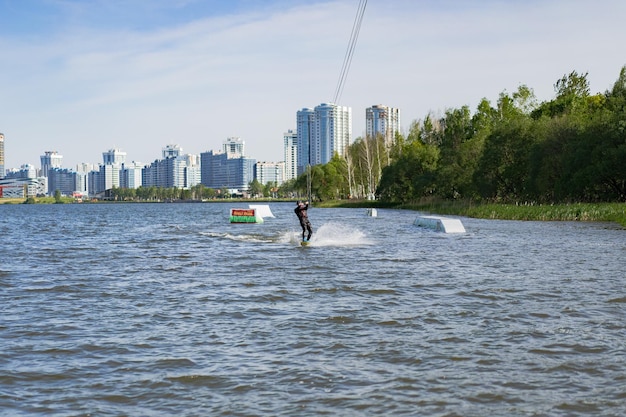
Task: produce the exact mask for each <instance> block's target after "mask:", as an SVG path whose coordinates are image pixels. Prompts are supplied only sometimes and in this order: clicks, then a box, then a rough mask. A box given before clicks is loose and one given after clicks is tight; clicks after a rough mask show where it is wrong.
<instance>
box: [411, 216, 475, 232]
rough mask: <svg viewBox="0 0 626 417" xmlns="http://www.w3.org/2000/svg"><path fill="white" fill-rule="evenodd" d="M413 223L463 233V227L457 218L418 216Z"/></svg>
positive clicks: (438, 230)
mask: <svg viewBox="0 0 626 417" xmlns="http://www.w3.org/2000/svg"><path fill="white" fill-rule="evenodd" d="M414 224H415V225H416V226H419V227H425V228H428V229H433V230H435V231H437V232H444V233H465V227H463V223H461V220H459V219H449V218H447V217H439V216H419V217H418V218H417V219H415V222H414Z"/></svg>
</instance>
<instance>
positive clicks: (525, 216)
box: [316, 200, 626, 229]
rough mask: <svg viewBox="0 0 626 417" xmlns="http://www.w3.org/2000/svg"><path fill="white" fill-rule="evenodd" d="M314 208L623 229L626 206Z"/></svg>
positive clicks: (348, 203) (341, 203) (374, 204)
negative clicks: (597, 224) (399, 211)
mask: <svg viewBox="0 0 626 417" xmlns="http://www.w3.org/2000/svg"><path fill="white" fill-rule="evenodd" d="M316 206H317V207H352V208H359V207H360V208H370V207H371V208H396V209H406V210H415V211H422V212H428V213H432V214H442V215H455V216H465V217H474V218H480V219H498V220H534V221H585V222H615V223H618V224H620V225H621V226H622V227H623V228H625V229H626V203H572V204H493V203H489V204H488V203H475V202H470V201H425V202H416V203H407V204H388V203H381V202H379V201H367V200H361V201H353V200H338V201H327V202H323V203H316Z"/></svg>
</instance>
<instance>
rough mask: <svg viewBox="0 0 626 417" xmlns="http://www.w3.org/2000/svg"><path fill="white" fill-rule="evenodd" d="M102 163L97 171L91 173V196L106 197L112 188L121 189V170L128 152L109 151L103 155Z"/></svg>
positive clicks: (89, 185) (89, 178)
mask: <svg viewBox="0 0 626 417" xmlns="http://www.w3.org/2000/svg"><path fill="white" fill-rule="evenodd" d="M102 162H103V163H102V164H100V165H99V167H98V170H97V171H92V172H90V173H89V176H88V187H87V189H88V190H89V194H90V195H94V196H95V195H104V194H106V193H107V191H109V190H111V189H112V188H114V187H115V188H119V187H120V170H121V169H122V165H123V164H124V162H126V152H122V151H121V150H120V149H109V150H108V151H106V152H103V153H102Z"/></svg>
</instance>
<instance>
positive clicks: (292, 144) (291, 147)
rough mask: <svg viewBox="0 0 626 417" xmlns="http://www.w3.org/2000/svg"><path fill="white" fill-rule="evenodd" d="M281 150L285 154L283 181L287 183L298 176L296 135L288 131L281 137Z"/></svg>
mask: <svg viewBox="0 0 626 417" xmlns="http://www.w3.org/2000/svg"><path fill="white" fill-rule="evenodd" d="M283 144H284V145H283V149H284V153H285V164H284V168H285V173H284V176H283V178H284V180H285V181H288V180H291V179H294V178H296V177H297V176H298V134H297V133H296V132H295V131H293V130H291V129H289V130H288V131H287V132H286V133H285V134H284V135H283Z"/></svg>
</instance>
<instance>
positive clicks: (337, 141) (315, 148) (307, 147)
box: [296, 103, 352, 175]
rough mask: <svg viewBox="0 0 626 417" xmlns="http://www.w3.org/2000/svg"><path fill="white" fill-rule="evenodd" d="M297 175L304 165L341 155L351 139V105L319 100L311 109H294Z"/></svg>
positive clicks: (303, 169) (323, 161) (314, 163)
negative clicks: (318, 103)
mask: <svg viewBox="0 0 626 417" xmlns="http://www.w3.org/2000/svg"><path fill="white" fill-rule="evenodd" d="M296 122H297V132H298V133H297V135H298V175H300V174H302V173H304V172H305V171H306V166H307V165H309V164H310V165H318V164H325V163H328V162H329V161H330V160H331V159H332V157H333V156H334V155H335V154H337V155H339V156H343V155H344V154H345V153H346V151H347V149H348V146H350V143H351V141H352V109H351V108H350V107H344V106H338V105H336V104H334V103H322V104H320V105H319V106H317V107H315V108H314V109H312V110H311V109H310V108H304V109H302V110H300V111H298V112H297V115H296Z"/></svg>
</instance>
